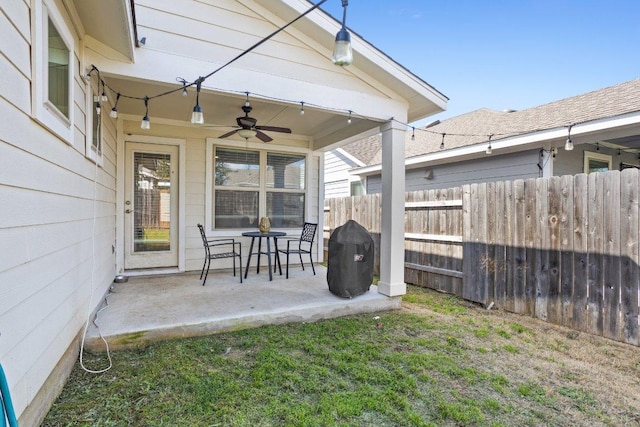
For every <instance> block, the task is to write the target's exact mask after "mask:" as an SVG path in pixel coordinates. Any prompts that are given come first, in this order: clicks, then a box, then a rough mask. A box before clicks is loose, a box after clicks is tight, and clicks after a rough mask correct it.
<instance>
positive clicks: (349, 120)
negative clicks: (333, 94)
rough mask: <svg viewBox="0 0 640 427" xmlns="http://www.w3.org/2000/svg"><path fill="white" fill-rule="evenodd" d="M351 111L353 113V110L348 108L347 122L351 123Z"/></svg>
mask: <svg viewBox="0 0 640 427" xmlns="http://www.w3.org/2000/svg"><path fill="white" fill-rule="evenodd" d="M351 113H353V111H351V110H349V118H348V119H347V124H349V125H350V124H351Z"/></svg>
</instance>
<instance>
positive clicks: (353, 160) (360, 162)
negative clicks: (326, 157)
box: [336, 148, 364, 166]
mask: <svg viewBox="0 0 640 427" xmlns="http://www.w3.org/2000/svg"><path fill="white" fill-rule="evenodd" d="M336 151H338V152H339V153H340V154H342V155H343V156H345V157H346V158H347V159H349V160H351V161H352V162H353V163H355V164H356V165H358V166H364V163H363V162H362V161H360V160H358V159H357V158H355V157H354V156H353V155H351V154H349V153H347V152H346V151H344V150H343V149H342V148H336Z"/></svg>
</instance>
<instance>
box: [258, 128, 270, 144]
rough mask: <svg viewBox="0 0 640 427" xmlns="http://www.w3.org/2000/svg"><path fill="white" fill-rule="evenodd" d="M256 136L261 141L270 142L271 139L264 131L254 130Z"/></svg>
mask: <svg viewBox="0 0 640 427" xmlns="http://www.w3.org/2000/svg"><path fill="white" fill-rule="evenodd" d="M256 138H258V139H259V140H260V141H262V142H270V141H273V138H271V137H270V136H269V135H267V134H266V133H262V132H260V131H259V130H258V131H256Z"/></svg>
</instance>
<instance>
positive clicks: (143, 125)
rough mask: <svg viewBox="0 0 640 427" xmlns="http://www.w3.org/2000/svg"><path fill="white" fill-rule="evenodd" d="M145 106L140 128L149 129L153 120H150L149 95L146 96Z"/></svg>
mask: <svg viewBox="0 0 640 427" xmlns="http://www.w3.org/2000/svg"><path fill="white" fill-rule="evenodd" d="M144 108H145V112H144V117H143V118H142V121H141V122H140V129H144V130H149V129H151V121H150V120H149V97H148V96H145V97H144Z"/></svg>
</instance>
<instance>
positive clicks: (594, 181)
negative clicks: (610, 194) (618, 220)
mask: <svg viewBox="0 0 640 427" xmlns="http://www.w3.org/2000/svg"><path fill="white" fill-rule="evenodd" d="M603 182H604V179H603V177H602V174H600V173H591V174H589V176H588V186H589V188H588V190H587V194H588V200H589V204H588V208H587V214H588V219H587V221H588V224H589V233H588V252H589V278H588V284H589V287H588V290H587V292H588V294H587V301H588V304H587V307H588V310H587V332H589V333H591V334H594V335H602V300H603V298H604V294H603V287H604V279H603V276H602V274H603V272H602V268H603V267H602V265H603V262H604V261H603V258H604V256H603V252H604V243H603V240H602V239H603V231H602V230H603V222H602V221H600V216H601V215H602V212H604V206H603V203H604V198H603Z"/></svg>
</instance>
